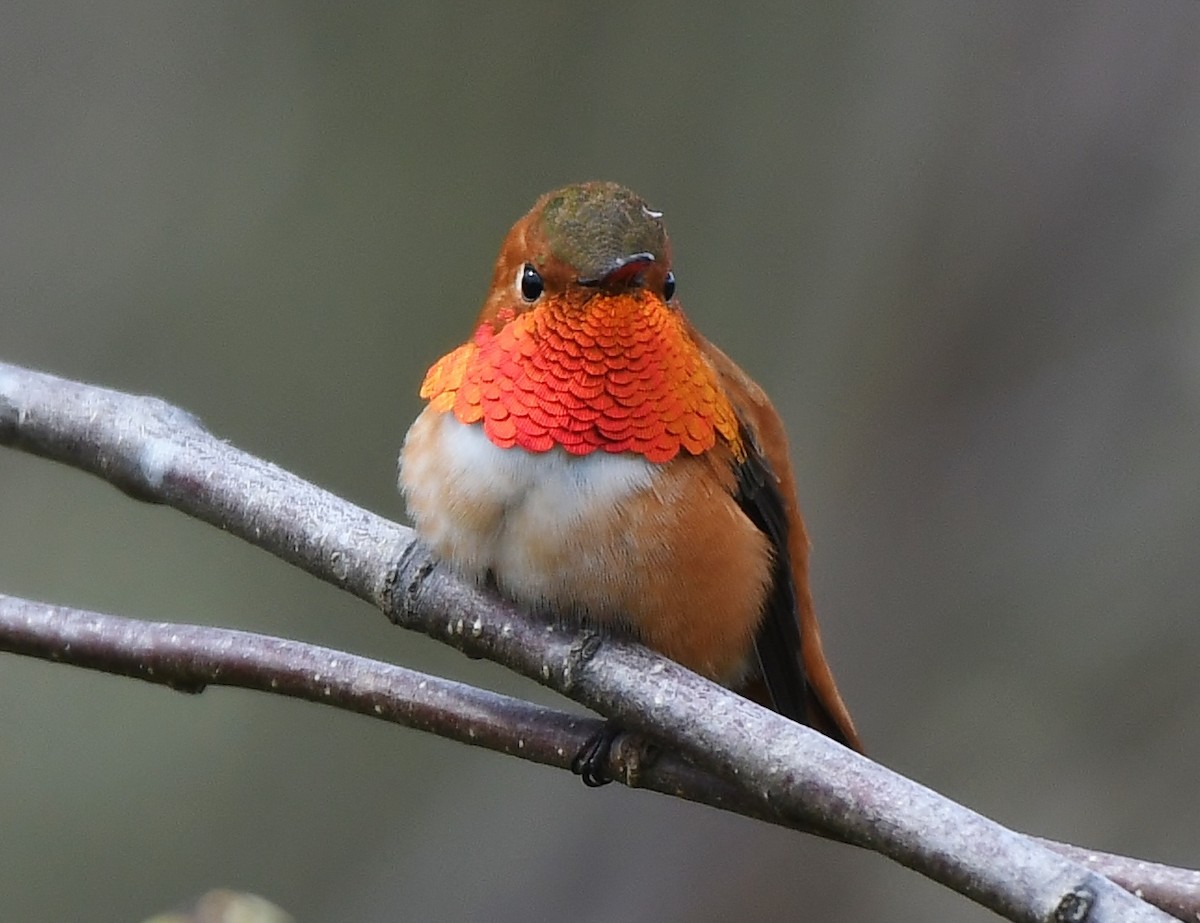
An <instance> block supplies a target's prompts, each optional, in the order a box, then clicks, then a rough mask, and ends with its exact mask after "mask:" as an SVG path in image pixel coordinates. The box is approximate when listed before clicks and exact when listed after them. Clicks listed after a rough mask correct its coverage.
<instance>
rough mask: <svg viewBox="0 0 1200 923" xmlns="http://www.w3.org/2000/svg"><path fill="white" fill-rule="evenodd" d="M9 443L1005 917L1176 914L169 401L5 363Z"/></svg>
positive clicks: (3, 426) (2, 419) (2, 407)
mask: <svg viewBox="0 0 1200 923" xmlns="http://www.w3.org/2000/svg"><path fill="white" fill-rule="evenodd" d="M0 444H8V445H12V446H15V447H17V448H21V449H24V450H26V451H30V452H34V453H36V454H39V455H43V456H45V457H48V458H53V459H55V460H58V461H62V462H65V463H67V464H71V465H73V466H75V467H79V468H82V469H84V470H87V471H92V472H94V473H96V474H99V475H100V476H102V477H104V478H106V479H107V480H109V481H111V482H112V483H114V484H116V485H117V486H119V487H120V488H121V489H123V490H125V491H126V492H127V493H129V494H130V495H132V496H134V497H137V498H139V499H144V500H150V501H153V502H159V503H166V504H169V505H171V506H174V507H176V508H177V509H180V510H182V511H184V512H186V513H188V514H189V515H192V516H195V517H197V518H200V519H203V520H204V521H207V522H211V523H213V524H215V525H218V526H220V527H221V528H224V529H228V530H229V531H231V532H233V533H235V534H237V535H240V536H241V537H243V538H245V539H247V540H248V541H250V542H252V543H254V544H256V545H258V546H260V547H262V548H265V549H266V550H268V551H271V552H272V553H274V554H277V555H279V556H280V557H282V558H284V559H285V560H287V561H290V562H292V563H293V564H296V565H297V566H299V567H301V568H302V569H304V570H306V571H308V572H309V573H312V574H314V575H315V576H318V577H320V578H321V579H324V580H328V581H330V582H331V583H334V584H335V585H337V586H340V587H342V588H344V589H346V590H348V591H349V592H352V593H354V594H356V595H358V596H360V597H362V598H364V599H367V600H369V601H371V602H372V603H374V604H375V605H377V606H378V607H380V608H381V609H382V610H383V611H384V612H386V613H387V614H388V615H389V617H391V618H392V619H393V620H394V621H396V622H397V623H398V624H401V625H404V626H406V627H410V628H414V629H417V630H421V631H424V632H426V633H428V634H430V635H432V636H434V637H436V638H440V639H441V640H443V641H447V642H449V643H452V644H454V645H455V646H456V647H458V648H460V649H462V650H464V651H466V652H468V653H470V654H472V655H473V656H483V657H488V658H490V659H493V660H496V661H497V662H500V663H503V664H505V665H507V666H509V667H511V668H513V669H516V670H518V671H519V672H522V673H524V674H525V675H527V676H531V677H533V678H535V679H537V680H539V681H540V682H543V683H544V684H546V685H548V686H550V687H551V688H555V689H558V690H559V691H561V692H563V693H565V694H567V695H569V696H571V697H572V698H574V699H576V700H577V701H579V702H581V703H583V704H584V705H586V706H588V707H590V708H592V709H594V710H597V711H599V712H601V713H602V714H605V715H608V716H610V717H613V718H616V719H618V720H619V721H620V722H622V723H623V724H624V725H625V726H626V727H628V728H631V729H634V730H640V731H642V732H644V733H646V734H647V735H649V736H650V737H652V738H653V739H656V740H660V741H664V742H666V743H668V744H671V745H673V746H674V747H676V748H678V750H679V752H680V753H681V754H683V755H684V756H686V757H688V758H690V759H691V760H693V761H695V763H696V764H697V765H699V766H700V767H702V768H707V769H709V770H710V771H711V772H712V773H714V774H715V775H716V776H718V777H719V778H721V779H723V780H724V781H725V782H726V783H727V784H729V785H731V786H733V787H735V788H737V789H739V790H740V791H741V792H742V793H744V795H745V796H746V797H747V798H748V799H750V801H751V804H752V806H753V807H754V810H753V811H752V813H755V814H764V813H765V814H767V815H771V814H777V815H779V816H780V817H782V818H783V819H785V820H787V821H790V822H793V823H799V824H802V825H805V826H811V827H813V828H816V829H821V830H824V831H827V832H830V833H831V834H833V835H835V836H837V837H838V838H841V839H844V840H846V841H847V842H851V843H855V844H858V845H861V846H865V847H868V848H871V849H874V850H876V851H878V852H881V853H883V854H885V855H887V856H890V857H891V858H893V859H895V860H896V861H899V862H902V863H903V864H905V865H908V866H910V867H912V868H914V869H916V870H918V871H920V872H922V873H923V874H925V875H928V876H929V877H931V878H934V879H935V880H937V881H940V882H943V883H944V884H947V885H949V886H950V887H952V888H954V889H955V890H958V891H960V892H961V893H963V894H965V895H967V896H969V897H971V898H973V899H975V900H977V901H979V902H980V903H982V904H984V905H985V906H988V907H990V908H992V909H993V910H995V911H996V912H998V913H1000V914H1002V915H1004V916H1006V917H1008V918H1009V919H1012V920H1030V921H1035V920H1036V921H1043V920H1044V921H1050V920H1076V919H1077V920H1089V921H1093V923H1103V921H1116V920H1129V921H1140V920H1146V921H1149V920H1163V919H1166V918H1165V916H1164V915H1163V914H1162V913H1161V912H1160V911H1158V910H1156V909H1154V908H1152V907H1150V906H1149V905H1148V904H1146V903H1144V902H1142V901H1140V900H1138V899H1137V898H1135V897H1134V896H1133V895H1132V894H1130V893H1129V892H1127V891H1124V890H1122V889H1120V888H1118V887H1117V886H1115V885H1113V884H1112V882H1111V881H1109V880H1108V879H1107V878H1105V877H1103V876H1101V875H1099V874H1097V873H1095V872H1093V871H1091V870H1090V869H1088V868H1087V867H1086V866H1085V865H1082V864H1079V863H1076V862H1073V861H1068V860H1065V859H1063V858H1062V857H1060V856H1058V855H1056V854H1055V853H1054V852H1052V851H1051V850H1049V849H1047V848H1046V847H1044V846H1042V845H1040V844H1038V843H1036V842H1034V841H1033V840H1031V839H1030V838H1028V837H1025V836H1022V835H1020V834H1017V833H1014V832H1013V831H1010V830H1008V829H1006V828H1004V827H1002V826H1000V825H998V824H996V823H994V822H992V821H990V820H988V819H987V818H984V817H982V816H980V815H978V814H976V813H975V812H972V811H970V810H968V809H966V808H963V807H961V806H959V805H956V804H954V803H953V802H951V801H949V800H947V799H945V798H942V797H941V796H939V795H937V794H936V793H934V792H932V791H930V790H929V789H927V788H925V787H923V786H920V785H918V784H916V783H914V782H912V781H910V780H907V779H905V778H903V777H902V776H899V775H897V774H895V773H893V772H891V771H889V770H887V769H885V768H884V767H882V766H879V765H877V764H875V763H872V762H871V761H870V760H867V759H865V758H863V757H860V756H858V755H857V754H854V753H852V752H850V751H849V750H846V749H845V748H843V747H840V746H838V745H837V744H835V743H833V742H832V741H830V740H828V739H827V738H824V737H822V736H821V735H819V734H816V733H815V732H813V731H811V730H809V729H808V728H803V727H800V726H799V725H795V724H793V723H791V722H789V721H787V720H785V719H783V718H781V717H779V716H778V715H775V714H773V713H771V712H768V711H766V710H765V709H762V708H760V707H758V706H756V705H754V704H753V703H750V702H748V701H746V700H745V699H742V698H741V697H740V696H737V695H734V694H733V693H730V692H728V691H727V690H724V689H722V688H721V687H718V686H716V685H714V684H712V683H709V682H707V681H706V680H704V679H702V678H701V677H699V676H696V675H695V674H692V673H689V672H688V671H686V670H684V669H683V668H682V667H679V666H678V665H676V664H673V663H671V662H670V661H667V660H664V659H663V658H661V657H658V656H656V655H654V654H652V653H651V652H649V651H647V650H645V649H644V648H641V647H640V646H638V645H635V644H630V643H625V642H618V641H611V640H606V641H603V642H601V641H600V639H598V638H597V637H596V636H594V635H589V634H588V633H586V632H581V631H573V630H562V629H557V628H555V627H553V626H549V625H546V624H543V623H541V622H538V621H535V620H533V619H531V618H529V617H528V616H526V615H525V614H523V613H521V612H519V611H518V610H516V609H515V608H514V607H513V606H511V605H509V604H507V603H504V602H502V601H500V600H497V599H494V598H490V597H488V596H486V595H484V594H482V593H481V592H480V591H479V590H478V589H477V588H475V587H473V586H468V585H466V584H464V583H462V582H461V581H459V580H457V579H456V578H455V577H454V576H453V575H452V574H450V573H448V572H446V571H445V570H444V569H442V568H440V567H438V566H437V563H436V562H435V561H433V560H432V559H431V558H430V557H429V555H428V552H427V551H425V550H424V549H423V548H422V547H421V546H420V545H419V544H417V543H416V542H415V541H414V539H413V536H412V534H411V532H410V531H409V530H407V529H404V528H403V527H401V526H397V525H395V524H393V523H389V522H387V521H386V520H384V519H381V518H380V517H378V516H375V515H374V514H371V513H369V512H367V511H365V510H362V509H360V508H358V507H355V506H353V505H352V504H350V503H347V502H346V501H343V500H341V499H340V498H338V497H335V496H333V495H332V494H329V493H327V492H325V491H322V490H320V489H319V488H316V487H314V486H313V485H311V484H308V483H307V482H305V481H303V480H301V479H299V478H297V477H295V476H294V475H291V474H289V473H288V472H286V471H283V470H282V469H280V468H278V467H276V466H274V465H270V464H268V463H266V462H263V461H260V460H259V459H256V458H253V457H252V456H249V455H247V454H245V453H243V452H240V451H238V450H237V449H235V448H233V447H231V446H229V445H227V444H226V443H223V442H221V441H219V440H217V439H215V438H214V437H213V436H211V435H210V434H209V433H208V432H206V431H205V430H204V429H203V428H202V427H201V426H200V425H199V424H198V423H197V422H196V421H195V420H194V419H193V418H191V417H189V416H187V415H186V414H184V413H182V412H181V411H179V410H177V409H175V408H172V407H170V406H169V405H166V404H164V403H163V402H161V401H158V400H154V399H150V398H138V397H133V396H129V395H123V394H120V393H118V392H113V391H106V390H102V389H98V388H92V387H89V386H86V385H81V384H78V383H74V382H69V381H64V380H62V379H57V378H54V377H52V376H48V375H43V374H40V373H35V372H30V371H25V370H22V369H18V368H16V367H13V366H5V365H0Z"/></svg>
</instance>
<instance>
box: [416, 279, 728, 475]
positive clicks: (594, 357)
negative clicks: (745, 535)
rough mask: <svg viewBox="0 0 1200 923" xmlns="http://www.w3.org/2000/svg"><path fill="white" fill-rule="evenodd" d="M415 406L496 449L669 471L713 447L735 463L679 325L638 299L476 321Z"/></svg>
mask: <svg viewBox="0 0 1200 923" xmlns="http://www.w3.org/2000/svg"><path fill="white" fill-rule="evenodd" d="M421 397H423V398H427V399H428V400H429V402H430V406H432V407H433V409H434V410H436V411H438V412H441V413H445V412H447V411H451V410H452V411H453V412H454V415H455V417H456V418H457V419H458V420H459V421H460V422H462V423H478V422H480V421H482V423H483V430H484V432H485V433H486V434H487V437H488V439H490V440H491V441H492V442H493V443H494V444H495V445H497V446H500V447H501V448H506V449H507V448H512V447H514V446H519V447H520V448H523V449H526V450H528V451H530V452H545V451H548V450H550V449H551V448H553V447H554V446H556V445H557V446H562V448H563V449H565V450H566V451H567V452H570V453H571V454H572V455H587V454H588V453H590V452H594V451H596V450H597V449H603V450H604V451H606V452H634V453H636V454H638V455H642V456H644V457H645V458H646V459H647V460H649V461H652V462H667V461H670V460H671V459H672V458H674V457H675V456H676V455H678V454H679V453H680V452H681V451H686V452H689V453H691V454H692V455H699V454H701V453H703V452H706V451H708V450H709V449H711V448H712V447H713V446H714V445H716V443H717V440H718V438H719V439H721V440H723V441H724V442H726V443H727V444H728V445H730V446H731V447H732V448H733V450H734V452H735V453H736V454H737V455H739V456H740V455H741V454H742V446H741V442H740V439H739V436H738V422H737V416H736V415H735V413H734V410H733V407H732V405H731V404H730V403H729V400H728V398H726V397H725V395H724V393H723V392H722V390H721V388H720V386H719V384H718V382H717V377H716V374H715V372H714V371H713V370H712V368H711V366H709V364H708V363H707V362H706V361H705V359H704V357H703V355H701V353H700V350H699V348H698V347H697V345H696V343H695V342H694V341H693V340H692V338H691V336H690V335H689V334H688V332H687V329H686V328H685V326H684V323H683V319H682V318H681V316H680V315H679V314H678V312H676V311H673V310H671V309H670V308H668V307H667V306H666V305H664V304H663V303H662V302H661V301H660V300H658V299H657V298H655V297H654V296H652V295H650V294H649V293H648V292H645V291H642V290H634V291H631V292H623V293H620V294H608V293H603V292H598V293H595V294H592V295H591V296H590V297H589V298H587V299H586V300H584V301H581V302H580V303H578V304H571V303H563V302H562V301H561V300H559V301H555V302H550V303H548V304H545V305H539V306H538V307H537V308H535V309H533V310H532V311H528V312H526V313H524V314H520V315H517V316H516V317H514V318H512V319H511V320H509V322H508V323H506V324H504V326H502V327H501V328H500V330H499V331H497V330H496V329H495V327H494V326H493V325H492V324H491V323H484V324H481V325H480V326H479V329H477V330H476V331H475V336H474V337H473V338H472V340H471V341H470V342H468V343H465V344H464V345H462V346H460V347H459V348H458V349H456V350H454V351H453V352H451V353H448V354H447V355H445V356H443V357H442V358H441V359H439V360H438V361H437V362H436V363H435V364H434V366H433V368H431V369H430V370H429V372H428V374H427V375H426V376H425V382H424V383H423V384H422V385H421Z"/></svg>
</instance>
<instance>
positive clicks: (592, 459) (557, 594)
mask: <svg viewBox="0 0 1200 923" xmlns="http://www.w3.org/2000/svg"><path fill="white" fill-rule="evenodd" d="M714 470H715V469H714V467H713V463H712V462H711V461H710V460H709V459H707V458H705V457H679V458H676V459H674V460H673V461H671V462H668V463H665V464H659V463H655V462H651V461H648V460H647V459H645V458H643V457H642V456H639V455H635V454H631V453H620V454H612V453H607V452H603V451H597V452H593V453H591V454H589V455H584V456H574V455H570V454H568V453H567V452H565V451H563V450H562V449H559V448H555V449H551V450H550V451H548V452H528V451H525V450H524V449H521V448H516V447H514V448H500V447H498V446H496V445H494V444H493V443H492V442H490V441H489V440H488V438H487V436H486V435H485V434H484V431H483V427H482V426H481V425H479V424H464V423H462V422H460V421H459V420H457V419H456V418H455V416H454V414H452V413H439V412H438V411H437V410H435V409H432V408H426V410H425V411H424V412H423V413H422V414H421V415H420V416H419V417H418V418H417V420H416V422H415V423H413V425H412V428H411V429H410V430H409V432H408V436H407V438H406V439H405V443H404V451H403V454H402V455H401V460H400V486H401V489H402V490H403V491H404V497H405V501H406V503H407V506H408V511H409V515H410V516H411V517H412V519H413V522H414V524H415V525H416V528H417V532H418V533H419V534H420V535H421V537H422V538H423V539H424V540H425V541H426V542H427V543H428V544H429V545H430V546H431V547H432V548H433V550H434V551H435V552H436V553H437V554H438V556H439V557H441V558H442V559H443V560H445V561H447V562H448V563H450V564H451V565H452V566H453V567H455V568H456V569H457V570H458V571H459V572H460V573H461V574H463V575H464V576H465V577H467V578H469V579H473V580H476V581H479V582H481V583H482V582H484V581H485V580H487V579H488V578H491V579H493V580H494V581H495V583H496V586H497V587H498V588H499V589H500V591H501V592H502V593H503V594H504V595H505V596H508V597H509V598H511V599H513V600H515V601H516V602H518V603H520V604H522V605H524V606H528V607H530V608H533V609H535V610H540V611H543V612H547V613H553V614H554V615H556V616H567V617H582V618H585V619H588V620H589V621H591V622H592V623H594V624H599V625H609V626H616V627H620V628H622V629H628V630H630V631H631V632H632V633H633V634H635V635H637V636H638V637H640V638H641V639H642V640H644V641H645V642H646V643H647V644H649V645H650V646H651V647H654V648H656V649H657V650H659V651H661V652H662V653H664V654H666V655H667V656H668V657H671V658H673V659H675V660H677V661H679V662H680V663H683V664H684V665H686V666H688V667H690V668H691V669H693V670H696V671H698V672H700V673H703V674H704V675H706V676H709V677H712V678H714V679H717V680H719V681H722V682H727V681H732V680H735V679H737V677H739V676H741V672H742V670H743V669H744V667H745V662H746V660H745V658H746V655H747V652H748V651H749V648H750V643H751V639H752V637H753V633H754V631H755V628H756V626H757V623H758V619H759V617H760V614H761V612H762V604H763V599H764V598H765V593H766V590H767V587H768V585H769V582H770V566H771V552H770V549H769V546H768V543H767V540H766V539H765V537H764V536H763V535H762V533H761V532H759V531H758V529H757V528H756V527H755V526H754V525H753V524H752V523H751V522H750V521H749V519H747V517H746V516H745V515H744V514H743V513H742V511H741V510H740V509H739V507H738V506H737V503H736V502H735V501H734V499H733V497H732V495H731V494H730V492H729V490H728V489H727V487H726V486H724V485H722V483H721V482H720V478H719V476H717V475H716V474H714Z"/></svg>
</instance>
